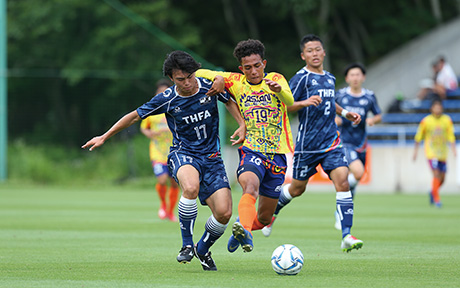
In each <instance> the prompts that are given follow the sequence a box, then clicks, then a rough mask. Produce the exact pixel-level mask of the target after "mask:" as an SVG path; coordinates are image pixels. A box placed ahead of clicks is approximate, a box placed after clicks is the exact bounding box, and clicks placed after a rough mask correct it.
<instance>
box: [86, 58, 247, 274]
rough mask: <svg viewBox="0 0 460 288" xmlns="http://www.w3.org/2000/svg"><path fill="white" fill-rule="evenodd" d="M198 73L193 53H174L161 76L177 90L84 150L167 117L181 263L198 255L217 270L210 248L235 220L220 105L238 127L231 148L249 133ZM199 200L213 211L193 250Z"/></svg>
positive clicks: (226, 100) (205, 265)
mask: <svg viewBox="0 0 460 288" xmlns="http://www.w3.org/2000/svg"><path fill="white" fill-rule="evenodd" d="M199 68H200V64H199V63H197V62H196V61H195V60H194V59H193V58H192V57H191V56H190V55H189V54H187V53H185V52H183V51H174V52H172V53H170V54H169V55H168V56H167V58H166V60H165V62H164V64H163V73H164V74H165V76H168V77H169V78H170V79H171V80H172V81H173V82H174V84H175V85H173V86H172V87H170V88H168V89H166V90H165V91H164V92H163V93H160V94H158V95H156V96H155V97H153V98H152V99H151V100H150V101H149V102H147V103H145V104H143V105H142V106H140V107H139V108H137V110H134V111H132V112H131V113H128V114H126V115H125V116H123V117H122V118H121V119H120V120H119V121H118V122H117V123H115V124H114V125H113V126H112V127H111V128H110V129H109V130H108V131H107V132H106V133H105V134H103V135H101V136H97V137H94V138H93V139H91V140H90V141H88V142H87V143H86V144H85V145H83V146H82V148H89V150H90V151H92V150H93V149H94V148H97V147H99V146H101V145H103V144H104V142H105V141H106V140H108V139H109V138H110V137H112V136H113V135H115V134H116V133H118V132H120V131H121V130H123V129H124V128H126V127H128V126H130V125H132V124H134V123H135V122H137V121H139V120H140V119H145V118H146V117H148V116H150V115H156V114H162V113H164V114H165V115H166V119H167V123H168V127H169V129H170V130H171V133H172V135H173V142H172V145H171V148H170V154H169V156H168V166H169V167H168V168H169V170H170V171H171V174H172V175H173V177H174V179H175V180H176V181H177V182H178V183H179V185H180V187H181V190H182V197H181V198H180V200H179V205H178V212H179V222H180V228H181V234H182V243H183V247H182V249H181V250H180V252H179V255H178V256H177V261H178V262H180V263H189V262H190V261H191V260H192V259H193V257H194V256H196V257H197V258H198V259H199V260H200V262H201V265H202V267H203V269H204V270H217V268H216V265H215V263H214V260H213V259H212V258H211V252H210V251H209V248H210V247H211V245H212V244H214V242H215V241H216V240H217V239H219V237H220V236H222V234H224V231H225V228H226V227H227V225H228V221H229V220H230V218H231V216H232V197H231V192H230V185H229V183H228V178H227V174H226V172H225V166H224V163H223V161H222V158H221V157H220V141H219V114H218V107H217V100H219V101H222V102H224V103H225V105H226V107H227V109H228V111H229V112H230V114H231V115H232V116H233V117H234V118H235V119H236V121H237V122H238V124H239V128H238V129H237V130H236V131H235V133H234V134H233V135H232V137H231V138H232V140H231V141H232V144H233V145H235V144H239V143H242V142H243V141H244V138H245V133H246V128H245V125H244V120H243V118H242V117H241V114H240V113H239V110H238V106H237V105H236V103H235V102H234V101H233V100H230V97H229V95H228V94H226V93H225V94H219V95H218V96H211V94H213V93H212V90H211V91H210V89H211V86H212V82H211V81H209V80H206V79H203V78H197V77H195V71H196V70H198V69H199ZM197 198H199V199H200V202H201V204H202V205H208V206H209V208H210V209H211V211H212V215H211V216H210V217H209V218H208V220H207V222H206V225H205V231H204V233H203V236H202V237H201V239H200V240H199V241H198V243H197V244H196V245H194V243H193V228H194V224H195V220H196V216H197V212H198V210H197V203H196V199H197Z"/></svg>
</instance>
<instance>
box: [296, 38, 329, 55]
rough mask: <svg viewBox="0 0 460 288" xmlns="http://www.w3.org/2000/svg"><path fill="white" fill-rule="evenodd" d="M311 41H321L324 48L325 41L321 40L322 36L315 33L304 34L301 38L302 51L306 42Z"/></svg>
mask: <svg viewBox="0 0 460 288" xmlns="http://www.w3.org/2000/svg"><path fill="white" fill-rule="evenodd" d="M311 41H318V42H319V43H321V46H323V48H324V44H323V41H321V38H319V37H318V36H316V35H315V34H308V35H305V36H303V38H302V40H300V52H303V48H304V47H305V44H306V43H308V42H311Z"/></svg>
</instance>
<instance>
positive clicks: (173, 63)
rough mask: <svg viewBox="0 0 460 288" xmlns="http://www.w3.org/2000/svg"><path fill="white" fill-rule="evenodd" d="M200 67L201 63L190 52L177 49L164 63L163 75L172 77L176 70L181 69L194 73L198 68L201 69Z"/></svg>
mask: <svg viewBox="0 0 460 288" xmlns="http://www.w3.org/2000/svg"><path fill="white" fill-rule="evenodd" d="M200 67H201V64H200V63H198V62H196V61H195V59H193V57H192V56H191V55H190V54H188V53H187V52H184V51H179V50H177V51H173V52H171V53H169V54H168V55H167V56H166V60H165V62H164V63H163V75H165V76H169V77H171V78H172V73H173V71H174V70H181V71H184V72H186V73H190V74H192V73H193V72H195V71H196V70H198V69H200Z"/></svg>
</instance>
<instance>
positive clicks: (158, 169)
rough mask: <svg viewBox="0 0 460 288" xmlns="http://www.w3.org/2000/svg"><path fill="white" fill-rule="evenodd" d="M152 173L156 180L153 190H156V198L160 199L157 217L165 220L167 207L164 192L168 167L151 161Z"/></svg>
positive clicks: (165, 190)
mask: <svg viewBox="0 0 460 288" xmlns="http://www.w3.org/2000/svg"><path fill="white" fill-rule="evenodd" d="M152 168H153V173H154V174H155V176H156V178H157V184H156V185H155V189H156V190H157V193H158V197H159V198H160V209H159V210H158V217H160V218H161V219H165V218H166V217H167V215H166V213H167V206H166V192H167V189H168V187H167V185H166V184H167V180H168V167H167V166H166V165H164V164H163V163H160V162H156V161H152Z"/></svg>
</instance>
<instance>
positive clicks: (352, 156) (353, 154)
mask: <svg viewBox="0 0 460 288" xmlns="http://www.w3.org/2000/svg"><path fill="white" fill-rule="evenodd" d="M343 148H344V150H345V156H346V157H347V161H348V164H351V163H352V162H354V161H356V160H361V162H362V163H363V165H366V151H364V152H358V151H357V150H358V148H357V147H356V146H355V145H350V144H344V145H343Z"/></svg>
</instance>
